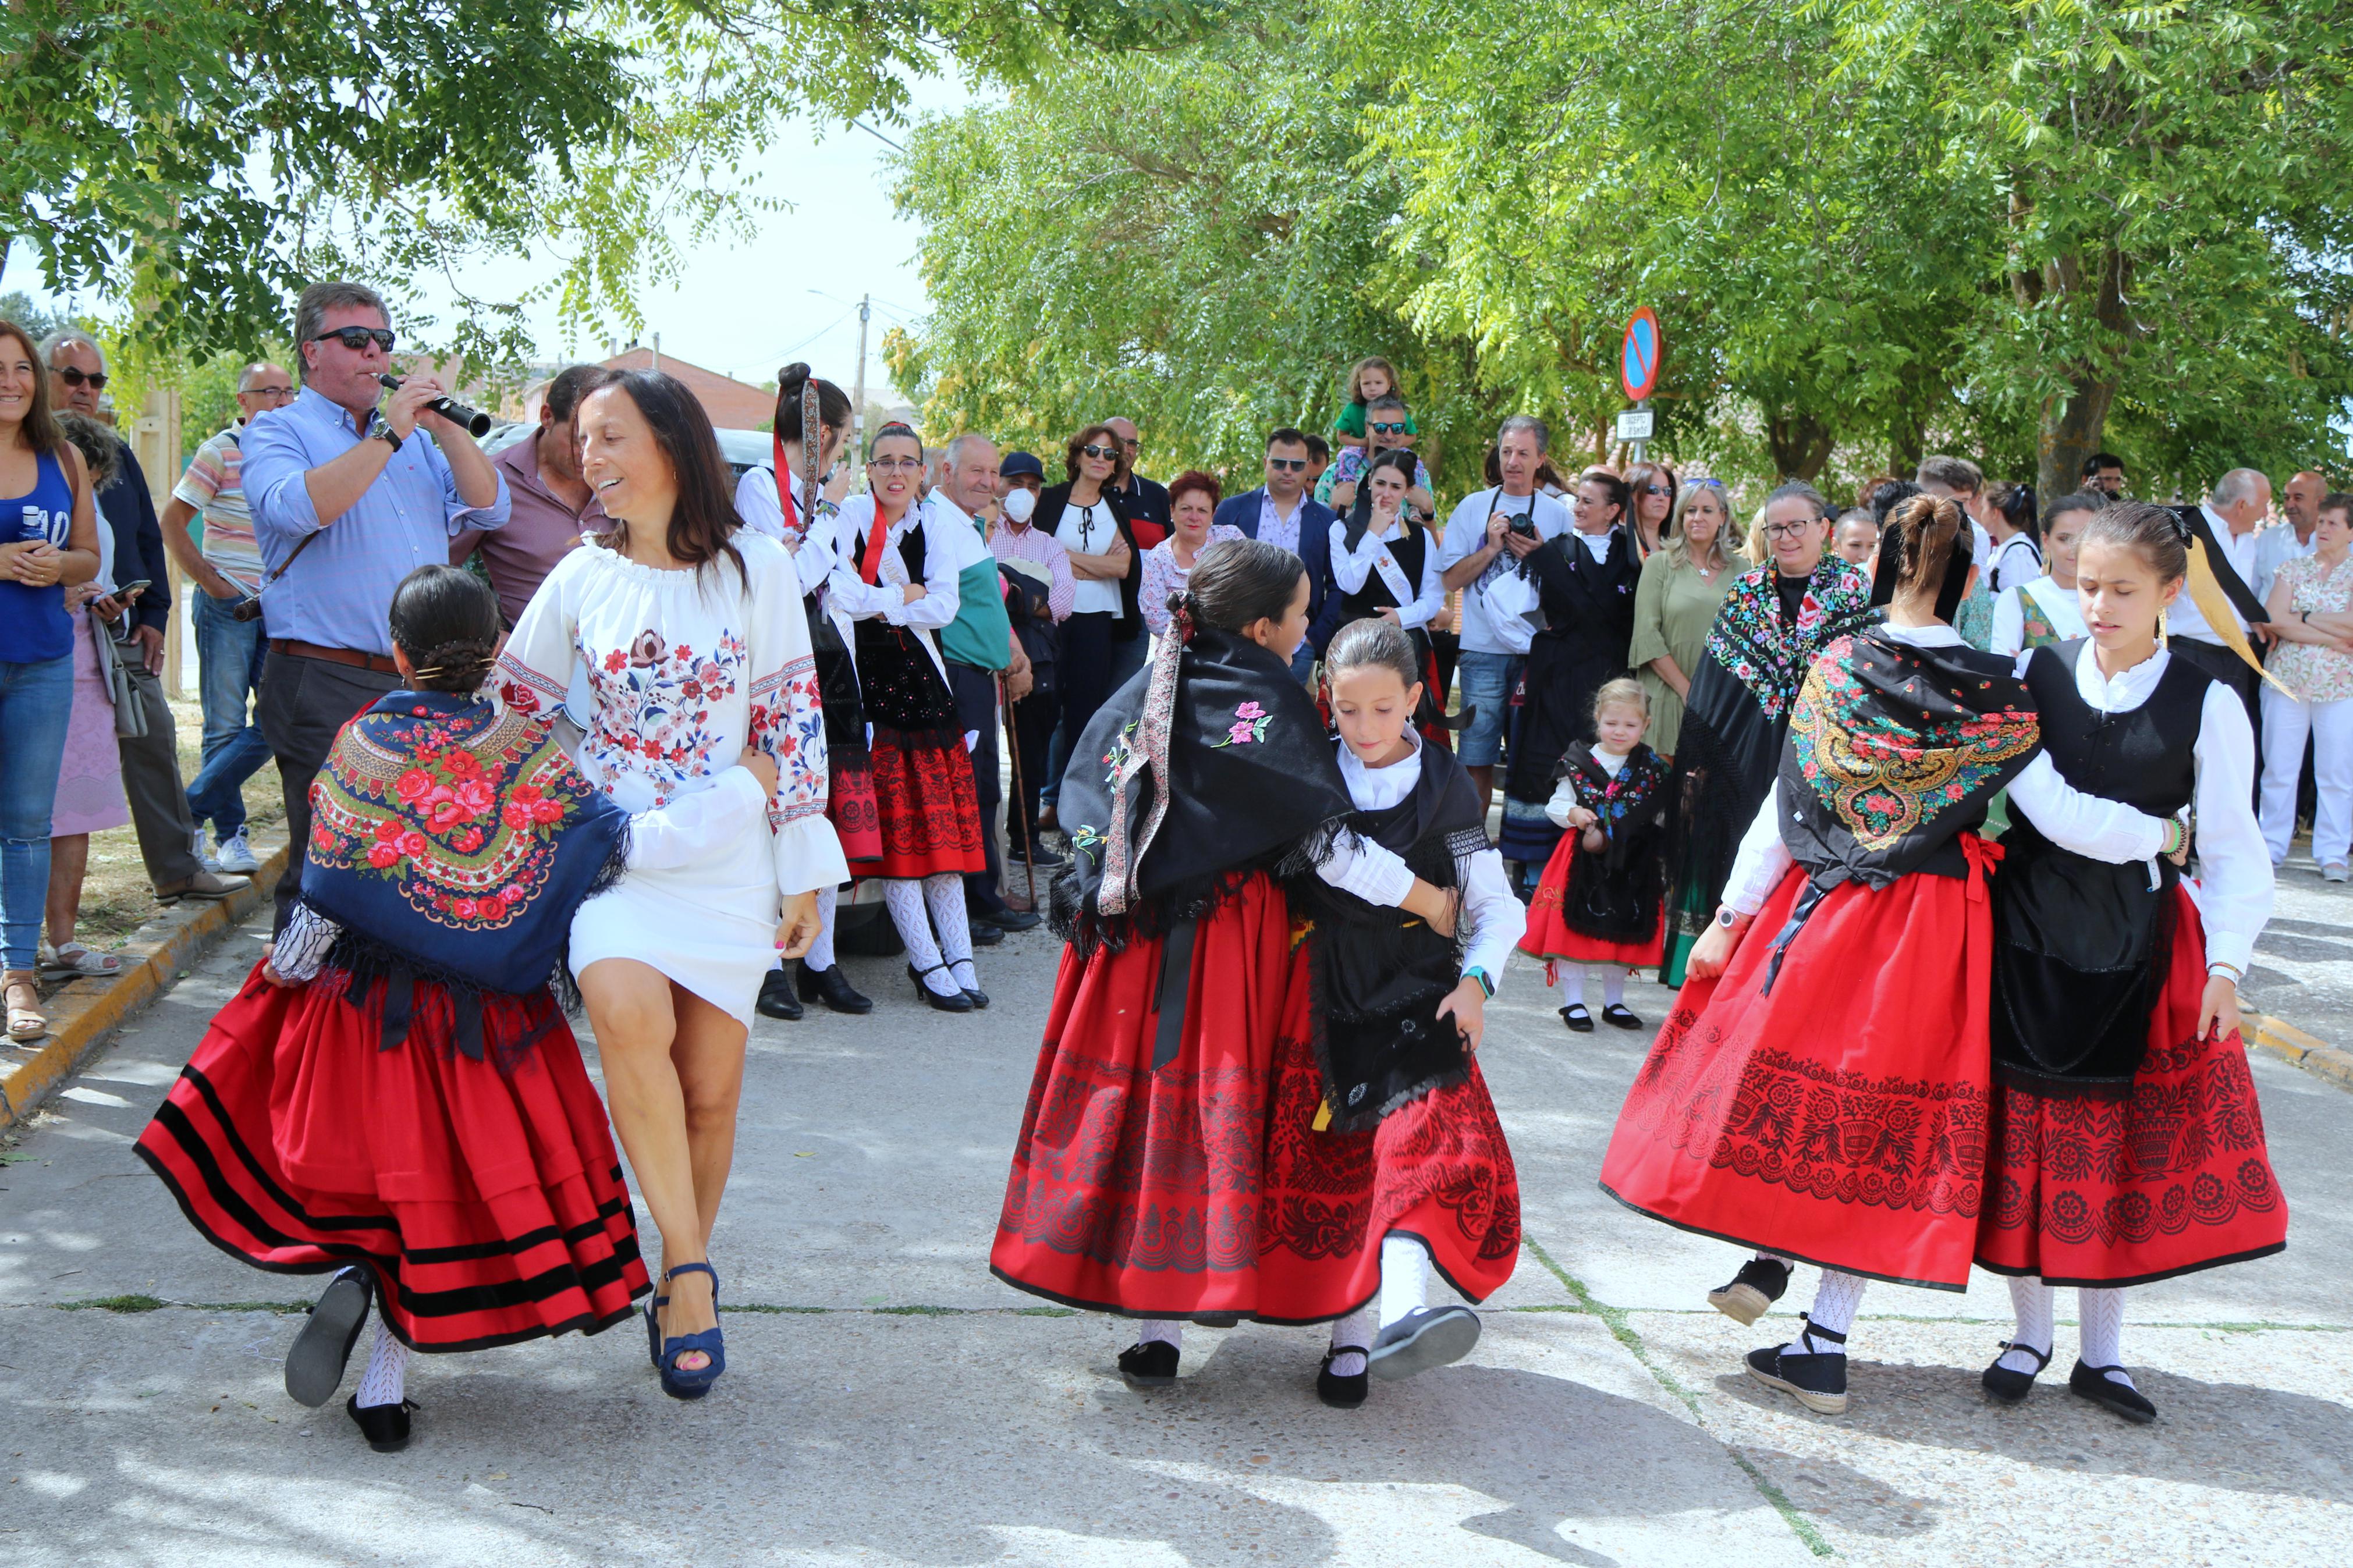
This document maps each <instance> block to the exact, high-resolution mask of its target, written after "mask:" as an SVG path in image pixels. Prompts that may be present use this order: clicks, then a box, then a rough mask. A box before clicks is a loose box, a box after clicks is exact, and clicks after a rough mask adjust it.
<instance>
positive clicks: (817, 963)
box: [801, 888, 841, 970]
mask: <svg viewBox="0 0 2353 1568" xmlns="http://www.w3.org/2000/svg"><path fill="white" fill-rule="evenodd" d="M840 905H841V889H839V888H819V889H818V890H817V918H818V933H817V941H815V942H811V943H810V944H809V950H808V956H807V958H804V959H802V960H801V962H802V963H805V964H807V965H808V967H809V968H811V969H813V970H822V969H831V968H832V967H833V912H834V910H837V909H839V907H840Z"/></svg>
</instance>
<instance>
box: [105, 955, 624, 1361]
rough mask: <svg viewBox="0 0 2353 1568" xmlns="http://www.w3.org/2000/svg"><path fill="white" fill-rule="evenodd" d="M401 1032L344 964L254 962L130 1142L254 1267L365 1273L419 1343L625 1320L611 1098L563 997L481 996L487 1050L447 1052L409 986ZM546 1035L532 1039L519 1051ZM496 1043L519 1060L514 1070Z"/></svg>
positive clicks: (430, 1346)
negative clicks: (284, 981) (350, 987)
mask: <svg viewBox="0 0 2353 1568" xmlns="http://www.w3.org/2000/svg"><path fill="white" fill-rule="evenodd" d="M412 1006H413V1017H412V1022H411V1025H410V1028H409V1037H408V1038H407V1039H406V1041H404V1042H403V1043H402V1044H401V1045H399V1046H396V1047H394V1048H393V1049H392V1050H389V1051H385V1050H379V1049H378V1048H377V1042H378V1039H379V1037H380V1034H379V1026H378V1021H377V1020H378V1016H379V1015H378V1011H377V1008H376V1006H375V1005H374V1004H373V1003H371V1004H370V1005H364V1006H354V1005H352V1004H351V1002H349V1001H348V1000H346V992H345V988H344V986H343V984H342V981H341V977H340V976H339V975H337V974H336V973H334V972H332V971H330V972H328V973H326V974H324V975H322V977H321V978H320V979H319V980H317V981H314V982H313V983H311V984H308V985H303V986H299V987H294V988H290V989H288V988H281V987H278V986H273V985H271V984H269V983H268V982H267V981H265V980H263V979H262V978H261V976H260V973H259V968H258V966H257V969H256V972H255V973H254V974H253V975H252V976H251V977H250V978H248V980H247V982H246V984H245V989H244V990H242V991H240V992H239V993H238V994H237V997H236V999H235V1000H233V1001H232V1002H230V1003H229V1005H227V1006H226V1007H224V1008H222V1009H221V1011H220V1013H219V1015H218V1016H216V1017H215V1018H214V1020H213V1026H212V1028H211V1030H210V1031H209V1032H208V1033H207V1034H206V1037H205V1039H204V1042H203V1043H202V1044H201V1045H199V1046H198V1047H197V1048H196V1052H195V1056H194V1057H193V1058H190V1060H189V1062H188V1065H187V1067H186V1068H185V1069H184V1070H183V1072H182V1073H181V1075H180V1079H179V1081H178V1082H177V1083H175V1084H174V1085H173V1086H172V1090H171V1092H170V1093H169V1094H168V1095H166V1096H165V1097H164V1104H163V1107H162V1109H160V1110H158V1111H157V1112H156V1113H155V1119H154V1121H152V1122H150V1123H149V1124H148V1126H147V1130H146V1131H144V1132H143V1133H142V1134H141V1135H140V1139H139V1144H138V1152H139V1154H140V1157H141V1158H142V1159H143V1160H145V1161H146V1162H147V1163H148V1165H149V1167H150V1168H152V1169H153V1171H154V1172H155V1173H156V1174H157V1175H158V1176H161V1177H162V1178H163V1179H164V1184H165V1185H166V1186H168V1187H170V1188H171V1190H172V1194H173V1195H174V1197H175V1198H177V1199H178V1200H179V1204H180V1207H181V1210H182V1212H184V1213H185V1214H186V1215H187V1216H188V1222H189V1223H190V1224H191V1225H193V1226H195V1227H196V1229H197V1231H198V1232H200V1233H201V1234H202V1235H203V1236H204V1237H205V1238H206V1240H208V1241H210V1242H212V1243H213V1245H215V1246H216V1247H219V1248H221V1250H223V1251H224V1252H227V1253H228V1254H230V1255H231V1256H233V1257H236V1258H242V1259H244V1260H245V1261H246V1262H248V1263H250V1264H252V1265H253V1266H254V1267H255V1268H265V1269H269V1270H270V1271H271V1272H273V1273H281V1274H316V1273H322V1272H324V1271H327V1270H331V1269H335V1268H342V1267H343V1266H345V1265H350V1264H358V1265H364V1266H365V1267H367V1268H370V1269H372V1270H373V1271H374V1273H375V1283H376V1286H377V1292H376V1294H377V1300H378V1301H379V1303H380V1304H381V1306H382V1310H383V1312H384V1317H385V1321H387V1322H389V1323H390V1324H391V1325H392V1329H393V1331H394V1332H395V1333H396V1334H397V1335H398V1336H399V1337H400V1339H401V1340H402V1342H405V1343H406V1344H407V1345H409V1346H410V1347H411V1348H413V1349H416V1350H419V1351H427V1352H440V1351H472V1350H482V1349H486V1348H488V1347H490V1346H492V1345H503V1344H512V1343H515V1342H519V1341H522V1340H530V1339H537V1338H540V1337H541V1336H543V1335H550V1334H562V1333H567V1332H570V1331H574V1330H578V1331H583V1332H586V1333H595V1332H596V1331H599V1330H602V1329H606V1328H609V1327H611V1326H612V1325H613V1324H614V1323H616V1322H618V1321H620V1320H621V1319H623V1318H625V1317H628V1315H629V1303H630V1302H631V1301H632V1300H635V1299H636V1298H637V1297H638V1296H641V1295H643V1294H645V1293H646V1291H647V1290H648V1289H649V1285H648V1283H647V1279H646V1269H645V1264H644V1263H643V1261H642V1260H641V1259H640V1258H639V1257H638V1233H637V1221H636V1218H635V1216H634V1215H632V1213H631V1211H630V1206H629V1193H628V1186H627V1185H626V1184H624V1182H623V1180H622V1177H621V1169H620V1162H619V1159H618V1158H617V1155H616V1154H615V1152H614V1150H613V1140H612V1135H611V1132H610V1131H609V1130H608V1129H607V1124H606V1121H605V1106H604V1102H603V1101H602V1100H599V1099H598V1098H597V1096H596V1087H595V1086H594V1085H593V1084H591V1083H590V1082H589V1080H588V1074H587V1071H586V1068H584V1067H583V1066H582V1065H581V1061H580V1048H579V1046H578V1045H577V1044H576V1043H575V1041H574V1039H573V1037H572V1031H571V1029H570V1028H569V1027H568V1026H566V1025H565V1021H564V1016H563V1014H562V1012H561V1011H560V1010H558V1009H557V1007H556V1005H555V1003H554V999H553V998H552V997H550V996H547V995H545V994H540V995H536V996H533V997H530V998H522V997H503V996H488V997H485V998H484V1000H483V1008H482V1033H483V1037H484V1039H483V1044H484V1047H485V1049H484V1053H483V1059H482V1060H480V1061H476V1060H473V1059H472V1058H468V1057H466V1056H462V1055H459V1054H458V1053H457V1052H456V1051H454V1050H452V1049H450V1048H449V1041H450V1029H451V1016H450V1012H449V1001H448V993H447V992H446V991H444V990H443V989H442V988H441V987H439V986H438V985H436V984H431V983H429V982H426V981H418V982H417V983H416V985H415V991H414V997H413V1002H412ZM533 1034H537V1036H538V1038H537V1041H536V1044H535V1045H533V1046H530V1047H523V1046H522V1043H521V1042H522V1041H523V1040H524V1039H525V1038H526V1037H530V1036H532V1035H533ZM501 1047H504V1048H505V1050H506V1052H507V1055H508V1058H509V1059H510V1060H512V1059H513V1058H515V1057H517V1056H520V1057H521V1058H522V1059H521V1061H520V1063H519V1065H516V1066H515V1068H514V1070H513V1071H512V1072H511V1073H502V1072H501V1071H500V1070H499V1068H498V1067H497V1066H495V1065H494V1063H495V1062H496V1061H497V1060H498V1059H499V1057H500V1053H501Z"/></svg>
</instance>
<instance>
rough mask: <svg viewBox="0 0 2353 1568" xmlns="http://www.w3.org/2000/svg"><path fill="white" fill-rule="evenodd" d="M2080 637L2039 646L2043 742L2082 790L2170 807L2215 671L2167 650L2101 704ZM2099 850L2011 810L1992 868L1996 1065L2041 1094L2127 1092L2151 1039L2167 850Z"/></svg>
mask: <svg viewBox="0 0 2353 1568" xmlns="http://www.w3.org/2000/svg"><path fill="white" fill-rule="evenodd" d="M2083 651H2084V641H2083V639H2081V638H2078V639H2076V640H2075V641H2073V642H2065V643H2057V644H2052V645H2051V646H2048V647H2039V648H2037V649H2035V650H2034V657H2033V658H2032V659H2031V661H2029V663H2028V665H2027V668H2026V684H2027V688H2028V689H2029V690H2031V692H2032V693H2033V694H2034V701H2035V706H2036V708H2037V709H2038V710H2040V711H2041V713H2042V737H2043V749H2044V750H2045V751H2047V752H2050V754H2051V762H2052V766H2053V767H2055V768H2056V769H2057V770H2058V772H2059V776H2060V777H2061V778H2063V779H2064V780H2066V781H2067V783H2068V784H2071V785H2073V787H2074V788H2076V789H2078V790H2081V791H2082V792H2083V793H2084V794H2085V795H2098V796H2099V797H2100V798H2102V799H2104V800H2114V801H2121V802H2123V803H2124V804H2125V805H2130V806H2134V807H2136V808H2137V809H2139V810H2141V811H2145V812H2147V814H2148V815H2149V816H2173V815H2174V814H2175V813H2177V812H2179V811H2180V810H2181V809H2182V808H2183V807H2184V806H2186V805H2189V802H2190V797H2191V795H2193V794H2194V793H2195V791H2196V787H2197V762H2196V758H2195V756H2194V754H2193V753H2194V748H2195V747H2196V745H2197V743H2198V731H2199V728H2200V720H2201V718H2202V716H2203V710H2204V708H2205V702H2206V688H2207V687H2208V686H2209V685H2210V684H2211V682H2212V678H2211V677H2210V676H2208V675H2207V674H2206V673H2205V672H2204V671H2202V670H2200V669H2199V668H2197V667H2196V666H2195V665H2192V664H2191V663H2190V662H2189V660H2187V659H2184V658H2174V659H2171V660H2169V661H2168V664H2167V667H2166V670H2165V673H2164V674H2163V675H2161V676H2159V677H2158V682H2157V689H2156V690H2155V691H2153V692H2151V693H2150V694H2149V699H2148V700H2147V702H2145V703H2143V704H2141V706H2139V707H2138V708H2136V709H2133V710H2130V711H2128V712H2123V713H2103V712H2100V711H2099V710H2096V709H2094V707H2093V706H2092V705H2091V704H2090V703H2088V702H2086V701H2084V698H2083V694H2082V693H2081V692H2080V691H2078V690H2077V689H2076V686H2075V666H2076V661H2077V660H2078V658H2081V657H2082V655H2083ZM2157 868H2158V875H2157V876H2156V877H2155V878H2154V879H2152V878H2151V877H2150V875H2149V868H2148V866H2147V864H2146V863H2145V862H2139V861H2136V862H2134V863H2133V864H2131V865H2127V866H2115V865H2110V864H2108V863H2107V862H2105V861H2101V860H2093V859H2089V858H2085V857H2084V856H2082V855H2078V854H2076V853H2074V852H2073V850H2069V849H2062V848H2061V847H2058V846H2057V845H2055V844H2053V843H2052V842H2051V841H2050V840H2049V839H2048V838H2046V837H2043V836H2042V833H2041V832H2040V831H2038V830H2037V829H2036V827H2035V826H2034V825H2033V824H2032V823H2031V822H2030V821H2028V820H2027V819H2026V818H2025V816H2023V814H2014V815H2013V816H2012V818H2011V821H2010V831H2009V832H2008V833H2007V834H2005V835H2004V836H2003V837H2002V861H2001V865H2000V868H1999V869H1998V870H1997V871H1996V872H1995V875H1994V879H1993V915H1994V973H1993V1008H1992V1013H1993V1016H1992V1028H1993V1058H1994V1070H1995V1072H1996V1073H1997V1074H1998V1075H1999V1076H2000V1078H2001V1079H2003V1081H2005V1082H2007V1083H2010V1084H2011V1085H2013V1086H2015V1087H2018V1088H2021V1089H2031V1090H2032V1091H2034V1092H2036V1093H2040V1094H2046V1095H2092V1096H2098V1097H2103V1098H2122V1097H2123V1096H2125V1095H2126V1094H2128V1093H2129V1092H2130V1091H2131V1088H2132V1080H2133V1076H2134V1074H2136V1073H2137V1072H2138V1071H2139V1069H2140V1063H2141V1057H2142V1055H2143V1054H2144V1053H2145V1052H2146V1050H2147V1046H2148V1016H2149V1012H2150V1009H2152V1008H2153V1007H2154V1006H2155V1005H2157V1001H2158V994H2159V993H2160V992H2161V991H2162V990H2163V988H2164V985H2165V973H2166V969H2167V966H2168V961H2169V959H2170V957H2171V953H2172V942H2173V921H2172V912H2173V907H2174V899H2173V888H2174V884H2175V883H2176V882H2177V881H2178V880H2179V876H2180V873H2179V872H2178V871H2177V870H2176V869H2175V868H2174V866H2173V863H2172V862H2171V861H2169V860H2165V859H2159V860H2158V862H2157Z"/></svg>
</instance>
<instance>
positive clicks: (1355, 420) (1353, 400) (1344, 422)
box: [1332, 354, 1420, 451]
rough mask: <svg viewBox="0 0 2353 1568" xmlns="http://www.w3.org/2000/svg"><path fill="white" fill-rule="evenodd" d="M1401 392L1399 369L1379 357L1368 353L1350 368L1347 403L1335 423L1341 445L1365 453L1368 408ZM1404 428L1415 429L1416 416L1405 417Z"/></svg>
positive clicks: (1333, 423)
mask: <svg viewBox="0 0 2353 1568" xmlns="http://www.w3.org/2000/svg"><path fill="white" fill-rule="evenodd" d="M1397 389H1398V377H1397V369H1396V367H1395V366H1393V365H1391V364H1390V363H1389V362H1388V361H1387V360H1385V359H1383V358H1382V357H1381V356H1380V355H1378V354H1367V355H1366V356H1365V357H1364V358H1363V359H1360V360H1358V361H1357V362H1356V363H1355V364H1353V365H1351V366H1349V367H1348V402H1347V405H1346V406H1345V407H1343V408H1342V409H1341V410H1340V417H1339V418H1337V419H1335V420H1334V421H1333V422H1332V430H1333V433H1334V434H1335V435H1336V436H1337V437H1339V438H1340V439H1339V445H1340V446H1342V447H1355V448H1356V449H1358V450H1360V451H1361V450H1362V449H1363V447H1364V445H1365V406H1366V405H1367V404H1369V403H1371V402H1372V401H1373V399H1375V398H1376V397H1386V396H1388V395H1389V394H1390V393H1392V392H1395V391H1396V390H1397ZM1405 426H1406V428H1407V429H1408V430H1412V431H1413V433H1414V434H1416V435H1419V434H1420V432H1419V430H1415V429H1414V423H1413V416H1412V415H1410V414H1409V415H1407V416H1405Z"/></svg>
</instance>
